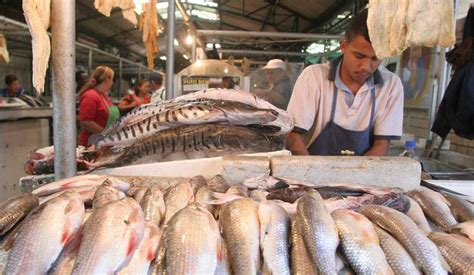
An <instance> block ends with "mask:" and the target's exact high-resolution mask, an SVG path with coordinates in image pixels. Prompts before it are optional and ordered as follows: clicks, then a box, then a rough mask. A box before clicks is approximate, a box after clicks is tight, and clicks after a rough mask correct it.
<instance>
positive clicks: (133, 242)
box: [126, 232, 138, 257]
mask: <svg viewBox="0 0 474 275" xmlns="http://www.w3.org/2000/svg"><path fill="white" fill-rule="evenodd" d="M137 244H138V238H137V234H136V232H132V234H131V235H130V239H129V240H128V247H127V254H126V255H127V257H128V256H130V254H132V252H133V251H134V250H135V248H136V247H137Z"/></svg>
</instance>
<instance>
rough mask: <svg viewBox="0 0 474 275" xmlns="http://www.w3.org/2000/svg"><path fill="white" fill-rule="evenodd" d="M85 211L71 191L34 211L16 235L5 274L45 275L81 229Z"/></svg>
mask: <svg viewBox="0 0 474 275" xmlns="http://www.w3.org/2000/svg"><path fill="white" fill-rule="evenodd" d="M84 211H85V210H84V204H83V203H82V200H81V198H80V197H79V195H78V194H76V193H75V192H72V191H71V192H66V193H64V194H63V195H61V196H59V197H57V198H54V199H52V200H51V201H49V202H48V203H45V204H43V205H41V206H39V207H37V208H35V210H33V211H32V212H31V213H30V214H29V215H28V217H27V220H26V221H25V223H24V224H23V225H22V226H21V228H20V230H19V232H18V235H17V236H16V239H15V243H14V244H13V248H12V249H11V251H10V255H9V257H8V262H7V265H6V268H5V273H6V274H45V273H46V272H47V271H48V269H49V268H50V267H51V265H52V264H53V263H54V261H55V260H56V258H57V257H58V256H59V254H60V253H61V251H62V249H63V248H64V246H65V245H66V244H67V243H68V242H69V241H70V240H71V239H72V238H73V237H74V235H75V234H76V232H77V230H78V229H79V228H80V226H81V223H82V220H83V217H84Z"/></svg>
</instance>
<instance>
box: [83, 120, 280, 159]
mask: <svg viewBox="0 0 474 275" xmlns="http://www.w3.org/2000/svg"><path fill="white" fill-rule="evenodd" d="M282 146H283V143H282V140H281V139H280V138H279V137H274V136H268V135H266V134H265V133H262V132H260V131H258V130H256V129H252V128H248V127H242V126H229V125H219V124H202V125H191V126H182V127H178V128H174V129H168V130H164V131H160V132H159V133H157V134H155V135H153V136H151V137H148V138H145V139H141V140H138V141H137V142H136V143H134V144H133V145H131V146H128V147H126V148H124V149H123V150H121V151H119V152H114V150H109V149H107V148H106V149H104V150H103V152H101V155H100V156H99V157H98V158H97V159H96V160H95V162H94V163H92V164H91V166H93V167H101V166H108V167H115V166H125V165H134V164H144V163H154V162H161V161H172V160H182V159H194V158H209V157H217V156H223V155H232V154H234V155H235V154H245V153H256V152H269V151H276V150H279V149H281V148H282Z"/></svg>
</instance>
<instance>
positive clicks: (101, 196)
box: [92, 182, 125, 208]
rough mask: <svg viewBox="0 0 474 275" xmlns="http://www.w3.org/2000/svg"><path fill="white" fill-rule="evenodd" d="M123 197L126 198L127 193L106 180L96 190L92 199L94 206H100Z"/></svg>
mask: <svg viewBox="0 0 474 275" xmlns="http://www.w3.org/2000/svg"><path fill="white" fill-rule="evenodd" d="M123 198H125V194H124V193H123V192H122V191H119V190H117V189H115V188H113V187H112V186H111V184H110V183H108V182H105V183H104V184H102V185H101V186H99V188H97V191H95V194H94V198H93V199H92V207H93V208H99V207H101V206H102V205H104V204H106V203H108V202H110V201H115V200H120V199H123Z"/></svg>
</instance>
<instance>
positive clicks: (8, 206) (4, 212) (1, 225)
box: [0, 194, 38, 235]
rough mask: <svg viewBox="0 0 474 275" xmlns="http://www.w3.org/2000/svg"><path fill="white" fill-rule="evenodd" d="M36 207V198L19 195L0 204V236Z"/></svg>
mask: <svg viewBox="0 0 474 275" xmlns="http://www.w3.org/2000/svg"><path fill="white" fill-rule="evenodd" d="M36 206H38V197H36V196H35V195H32V194H27V195H20V196H16V197H13V198H10V199H8V200H7V201H5V202H3V203H2V204H0V235H4V234H5V233H7V232H8V230H10V229H11V228H12V227H13V226H14V225H15V224H16V223H17V222H18V221H20V220H21V219H22V218H23V217H24V216H26V215H27V214H28V213H29V212H30V211H31V210H32V209H33V208H35V207H36Z"/></svg>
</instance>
